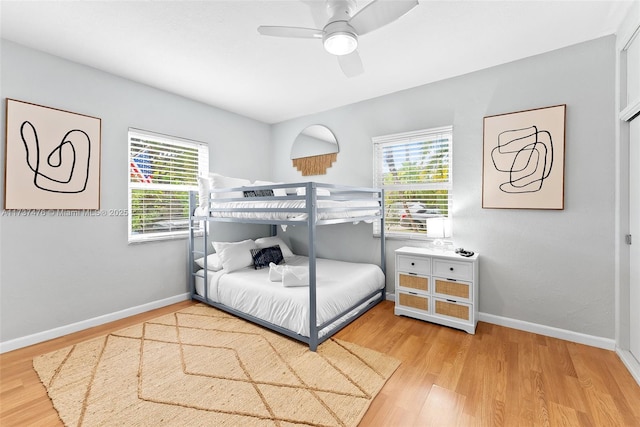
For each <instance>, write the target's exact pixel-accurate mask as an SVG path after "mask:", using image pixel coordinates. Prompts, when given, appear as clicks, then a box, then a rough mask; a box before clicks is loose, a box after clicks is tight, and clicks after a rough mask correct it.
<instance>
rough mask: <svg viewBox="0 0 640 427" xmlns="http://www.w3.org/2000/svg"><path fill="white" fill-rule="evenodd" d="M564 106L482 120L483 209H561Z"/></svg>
mask: <svg viewBox="0 0 640 427" xmlns="http://www.w3.org/2000/svg"><path fill="white" fill-rule="evenodd" d="M565 118H566V105H556V106H552V107H545V108H537V109H533V110H526V111H518V112H515V113H508V114H498V115H495V116H488V117H485V118H484V138H483V165H482V207H483V208H497V209H500V208H502V209H505V208H511V209H564V150H565Z"/></svg>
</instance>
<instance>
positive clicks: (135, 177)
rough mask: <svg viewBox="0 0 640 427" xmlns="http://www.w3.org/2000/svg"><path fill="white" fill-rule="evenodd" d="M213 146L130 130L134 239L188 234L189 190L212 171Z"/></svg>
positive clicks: (132, 227)
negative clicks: (202, 176)
mask: <svg viewBox="0 0 640 427" xmlns="http://www.w3.org/2000/svg"><path fill="white" fill-rule="evenodd" d="M208 170H209V147H208V146H207V145H206V144H203V143H200V142H194V141H190V140H186V139H181V138H175V137H171V136H166V135H160V134H156V133H152V132H147V131H141V130H138V129H131V128H130V129H129V242H130V243H131V242H144V241H149V240H160V239H171V238H176V237H185V236H187V235H188V233H189V191H192V190H194V191H197V190H198V175H199V174H200V173H203V174H204V173H208Z"/></svg>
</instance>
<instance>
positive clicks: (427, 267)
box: [396, 255, 431, 274]
mask: <svg viewBox="0 0 640 427" xmlns="http://www.w3.org/2000/svg"><path fill="white" fill-rule="evenodd" d="M396 268H397V269H398V271H404V272H406V273H415V274H429V273H430V272H431V259H429V258H420V257H412V256H405V255H402V256H399V257H398V265H397V266H396Z"/></svg>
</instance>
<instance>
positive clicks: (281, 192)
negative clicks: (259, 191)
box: [253, 181, 287, 197]
mask: <svg viewBox="0 0 640 427" xmlns="http://www.w3.org/2000/svg"><path fill="white" fill-rule="evenodd" d="M279 184H282V182H270V181H255V182H254V183H253V185H279ZM273 195H274V196H278V197H284V196H286V195H287V190H286V188H274V189H273Z"/></svg>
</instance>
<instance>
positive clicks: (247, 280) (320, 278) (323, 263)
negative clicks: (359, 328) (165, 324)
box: [196, 255, 385, 337]
mask: <svg viewBox="0 0 640 427" xmlns="http://www.w3.org/2000/svg"><path fill="white" fill-rule="evenodd" d="M286 264H287V265H290V266H308V258H307V257H304V256H299V255H296V256H295V257H292V258H287V260H286ZM203 279H204V270H200V271H198V272H197V273H196V293H197V294H198V295H200V296H202V297H204V280H203ZM384 286H385V278H384V274H383V273H382V270H381V269H380V267H378V266H377V265H375V264H364V263H351V262H344V261H336V260H329V259H324V258H317V259H316V301H317V303H316V307H317V308H316V316H317V324H318V325H321V324H323V323H325V322H327V321H329V320H331V319H333V318H334V317H336V316H338V315H340V314H341V313H344V312H345V311H347V310H348V309H349V308H351V307H353V306H354V305H355V304H357V303H358V301H361V300H362V299H363V298H365V297H367V296H368V295H371V294H372V293H373V292H375V291H377V290H380V289H383V288H384ZM207 297H208V298H209V299H210V300H211V301H213V302H217V303H221V304H224V305H226V306H228V307H230V308H233V309H235V310H238V311H241V312H243V313H246V314H250V315H251V316H254V317H257V318H259V319H262V320H264V321H267V322H269V323H272V324H275V325H278V326H281V327H283V328H286V329H288V330H290V331H292V332H295V333H297V334H299V335H302V336H305V337H309V336H310V333H309V286H299V287H284V286H283V285H282V282H272V281H270V280H269V268H264V269H261V270H255V269H254V268H253V267H246V268H243V269H240V270H236V271H233V272H231V273H226V272H225V271H224V270H222V271H217V272H213V271H209V274H208V295H207ZM375 299H376V298H375V297H373V298H371V300H370V301H367V302H365V303H363V304H362V305H361V306H360V307H362V306H366V305H368V304H370V303H371V302H372V301H373V300H375ZM348 316H349V314H345V316H344V317H348ZM344 317H343V318H341V319H340V320H338V321H337V322H336V323H340V322H341V321H342V320H343V319H344ZM331 328H332V326H330V327H328V328H326V329H331ZM325 333H326V331H325ZM322 335H324V333H321V334H320V336H322Z"/></svg>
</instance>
